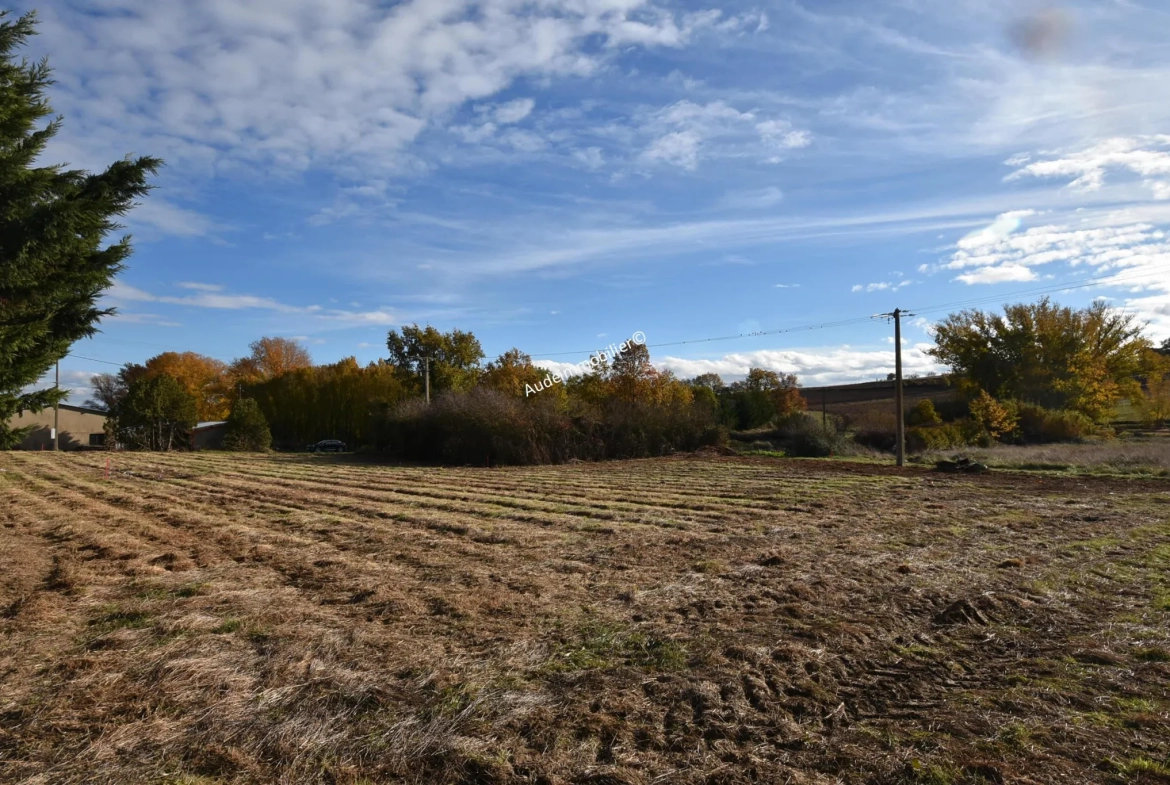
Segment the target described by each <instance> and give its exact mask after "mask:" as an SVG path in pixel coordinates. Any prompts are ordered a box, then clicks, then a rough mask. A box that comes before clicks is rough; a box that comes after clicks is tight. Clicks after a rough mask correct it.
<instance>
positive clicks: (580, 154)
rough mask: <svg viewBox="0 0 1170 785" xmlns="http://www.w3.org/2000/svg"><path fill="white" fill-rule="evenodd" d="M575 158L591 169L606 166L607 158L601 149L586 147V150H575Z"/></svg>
mask: <svg viewBox="0 0 1170 785" xmlns="http://www.w3.org/2000/svg"><path fill="white" fill-rule="evenodd" d="M573 157H574V158H576V159H577V160H578V161H580V162H581V163H583V164H585V166H587V167H589V168H590V169H600V168H601V167H602V166H605V156H604V155H602V153H601V148H600V147H586V148H585V149H584V150H574V151H573Z"/></svg>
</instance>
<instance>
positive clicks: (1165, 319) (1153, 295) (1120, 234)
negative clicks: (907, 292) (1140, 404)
mask: <svg viewBox="0 0 1170 785" xmlns="http://www.w3.org/2000/svg"><path fill="white" fill-rule="evenodd" d="M1143 212H1144V211H1142V210H1129V211H1119V212H1117V213H1114V214H1109V213H1105V214H1100V213H1091V214H1088V215H1086V216H1083V217H1081V218H1080V219H1079V220H1078V221H1076V222H1068V221H1066V222H1062V223H1054V224H1046V225H1041V226H1031V227H1027V228H1023V227H1022V225H1021V224H1020V223H1019V222H1018V221H1016V220H1015V219H1014V218H1005V215H1001V216H999V218H997V219H996V220H995V221H994V222H992V224H991V226H989V227H988V228H987V229H985V230H982V231H979V232H973V233H971V234H969V235H967V236H966V237H964V238H963V239H962V240H960V241H959V243H958V245H957V247H956V250H955V252H954V253H953V254H952V256H951V259H950V261H948V262H946V263H944V264H942V265H941V267H942V269H947V270H956V271H959V274H958V276H957V277H956V280H958V281H960V282H962V283H965V284H968V285H976V284H995V283H1003V282H1023V281H1033V280H1036V279H1037V278H1038V277H1039V276H1038V274H1037V272H1036V269H1037V268H1040V267H1046V266H1051V265H1056V264H1061V263H1063V264H1066V265H1068V266H1069V267H1070V268H1072V269H1073V270H1078V269H1079V270H1085V271H1086V273H1087V274H1088V276H1091V277H1095V278H1097V277H1102V278H1103V280H1102V281H1101V282H1100V284H1099V289H1100V290H1107V289H1109V288H1120V289H1123V290H1129V292H1130V294H1131V295H1132V294H1136V293H1142V292H1145V293H1148V294H1145V295H1144V296H1131V297H1129V298H1124V299H1123V300H1122V302H1121V303H1120V304H1121V305H1124V306H1125V307H1127V308H1130V309H1132V310H1133V311H1134V312H1135V313H1137V314H1138V315H1139V316H1140V317H1141V318H1143V319H1148V320H1149V321H1150V322H1151V325H1152V327H1153V329H1154V331H1155V332H1156V333H1157V334H1164V333H1166V332H1170V313H1168V312H1167V310H1166V302H1167V298H1168V297H1170V230H1168V229H1167V228H1165V227H1163V226H1159V225H1157V224H1154V223H1146V222H1141V223H1135V222H1132V220H1131V219H1132V217H1134V216H1140V215H1142V214H1143ZM1006 215H1007V216H1013V215H1014V216H1023V217H1025V218H1026V217H1028V216H1029V215H1034V214H1030V213H1027V212H1021V213H1015V214H1006ZM1152 215H1155V214H1152ZM1163 219H1164V217H1163ZM993 227H999V228H998V229H997V230H994V231H993V230H992V228H993Z"/></svg>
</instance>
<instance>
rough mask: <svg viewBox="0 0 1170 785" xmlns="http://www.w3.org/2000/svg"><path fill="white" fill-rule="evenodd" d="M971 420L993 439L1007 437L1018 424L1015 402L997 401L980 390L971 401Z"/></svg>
mask: <svg viewBox="0 0 1170 785" xmlns="http://www.w3.org/2000/svg"><path fill="white" fill-rule="evenodd" d="M970 409H971V419H972V420H974V421H975V422H977V423H978V424H979V425H981V426H982V427H983V430H985V431H987V433H989V434H990V435H991V437H992V438H993V439H998V438H1000V437H1002V436H1009V435H1011V434H1012V433H1013V432H1014V431H1015V430H1016V427H1017V425H1018V424H1019V413H1018V412H1017V406H1016V403H1015V401H997V400H996V399H994V398H992V397H991V396H990V395H988V394H987V391H986V390H980V391H979V395H978V396H977V397H976V398H975V399H974V400H973V401H971V405H970Z"/></svg>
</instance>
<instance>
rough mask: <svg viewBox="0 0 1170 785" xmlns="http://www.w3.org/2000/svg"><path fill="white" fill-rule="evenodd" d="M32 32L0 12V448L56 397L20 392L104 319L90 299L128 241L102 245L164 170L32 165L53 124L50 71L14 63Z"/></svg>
mask: <svg viewBox="0 0 1170 785" xmlns="http://www.w3.org/2000/svg"><path fill="white" fill-rule="evenodd" d="M35 32H36V18H35V16H34V14H32V13H29V14H25V15H24V16H21V17H20V18H19V19H15V20H12V19H10V18H9V16H8V14H7V13H6V12H0V447H8V446H12V445H13V444H14V443H16V442H18V441H19V440H20V438H21V433H18V432H15V431H14V430H13V429H11V428H9V426H8V423H9V421H10V420H11V418H12V416H13V415H14V414H16V413H18V412H23V411H40V410H41V409H43V408H45V407H46V406H52V405H53V404H54V403H55V402H56V401H58V400H60V398H61V397H63V396H62V395H61V394H60V393H58V392H57V391H55V390H52V389H49V390H41V391H38V392H32V393H25V392H22V391H23V390H24V389H25V388H26V387H28V386H29V385H31V384H34V383H35V382H36V381H37V380H38V379H40V378H41V377H42V376H43V375H44V374H45V372H47V371H48V370H49V369H50V368H52V367H53V363H54V362H56V361H58V360H60V359H61V358H62V357H64V356H65V354H66V353H67V352H68V351H69V347H70V346H71V345H72V344H73V342H75V341H77V340H78V339H80V338H85V337H87V336H90V335H92V334H93V333H94V332H96V324H97V322H98V320H99V319H100V318H101V317H102V316H105V315H108V314H109V313H111V311H109V310H103V309H101V308H99V307H98V306H97V299H98V297H99V296H100V295H101V293H102V292H103V291H104V290H105V289H107V288H109V286H110V285H111V283H112V282H113V279H114V276H115V275H116V274H117V273H118V271H119V270H121V269H122V264H123V262H124V261H125V259H126V258H127V257H128V256H129V255H130V241H129V237H124V238H122V239H121V240H119V241H118V242H115V243H113V244H111V245H108V246H105V247H103V243H104V242H105V237H106V235H107V234H109V233H110V232H113V231H116V230H117V229H119V228H121V227H120V226H119V225H118V224H117V223H116V221H115V220H114V219H115V218H116V217H118V216H121V215H124V214H125V213H126V212H127V211H129V210H130V208H132V207H133V206H134V200H135V199H137V198H139V197H141V196H144V195H145V194H146V193H147V192H148V191H149V190H150V186H149V185H147V177H148V176H149V175H153V174H155V173H156V171H157V170H158V167H160V166H161V165H162V162H161V161H160V160H158V159H156V158H149V157H143V158H138V159H133V160H132V159H129V158H127V159H124V160H121V161H118V162H116V163H114V164H113V165H111V166H110V167H109V168H108V169H106V170H105V171H104V172H102V173H100V174H92V173H89V172H85V171H80V170H70V169H66V168H65V166H64V165H49V166H38V165H36V164H37V161H38V159H39V158H40V156H41V154H42V152H43V151H44V150H45V146H46V144H47V143H48V141H49V140H50V139H51V138H52V137H53V136H54V135H55V134H56V133H57V131H58V130H59V128H60V125H61V118H59V117H57V118H54V119H52V120H49V121H48V122H46V123H44V124H42V123H41V121H42V120H44V119H45V118H47V117H49V116H50V115H51V114H52V112H53V110H52V108H51V107H50V106H49V103H48V101H47V99H46V96H45V92H46V89H47V88H48V86H49V85H50V84H52V80H51V78H50V74H51V72H50V69H49V66H48V63H47V62H46V61H44V60H42V61H40V62H36V63H30V62H29V61H28V60H27V59H24V58H22V59H19V60H18V59H17V53H18V51H19V50H20V49H21V48H22V47H23V46H24V45H25V44H26V43H27V41H28V39H29V38H30V36H32V35H34V34H35Z"/></svg>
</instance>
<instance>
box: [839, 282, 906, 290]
mask: <svg viewBox="0 0 1170 785" xmlns="http://www.w3.org/2000/svg"><path fill="white" fill-rule="evenodd" d="M912 283H914V282H913V281H911V280H905V281H898V282H897V283H891V282H890V281H878V282H877V283H867V284H860V283H859V284H855V285H854V286H853V288H851V289H850V290H849V291H851V292H887V291H888V292H896V291H898V290H899V289H901V288H902V287H904V286H909V285H910V284H912Z"/></svg>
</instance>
